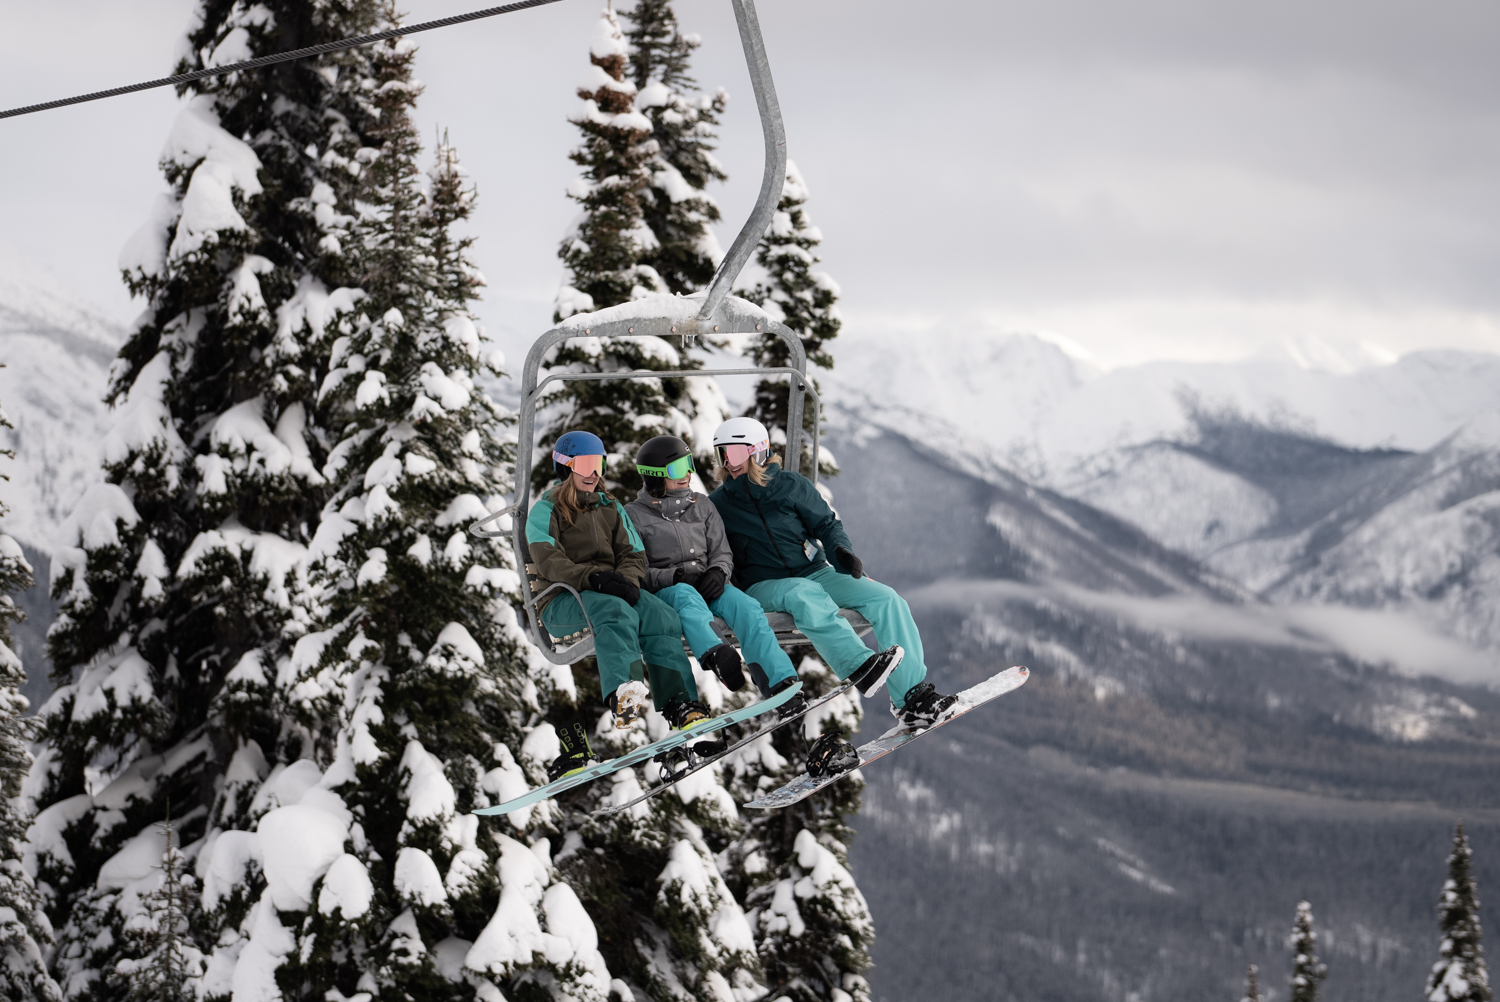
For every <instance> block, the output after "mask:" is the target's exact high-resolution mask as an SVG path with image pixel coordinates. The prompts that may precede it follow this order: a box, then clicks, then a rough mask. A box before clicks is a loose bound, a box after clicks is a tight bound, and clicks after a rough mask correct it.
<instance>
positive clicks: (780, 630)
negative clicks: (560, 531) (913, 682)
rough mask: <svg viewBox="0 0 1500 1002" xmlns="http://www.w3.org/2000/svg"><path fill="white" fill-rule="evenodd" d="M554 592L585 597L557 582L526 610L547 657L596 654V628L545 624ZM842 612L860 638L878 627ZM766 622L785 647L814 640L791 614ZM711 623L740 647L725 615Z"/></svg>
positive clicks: (530, 569) (565, 660)
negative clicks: (560, 628)
mask: <svg viewBox="0 0 1500 1002" xmlns="http://www.w3.org/2000/svg"><path fill="white" fill-rule="evenodd" d="M526 571H527V574H528V575H532V574H535V573H536V567H535V565H533V564H527V565H526ZM554 591H567V592H570V593H571V594H572V595H573V597H574V598H577V599H579V604H580V605H582V598H581V597H580V596H579V594H578V592H577V591H575V590H574V589H573V588H571V587H570V586H568V585H565V584H554V585H553V586H552V587H550V588H548V589H547V590H546V591H544V592H542V593H541V594H540V595H537V596H536V598H533V599H532V600H531V601H530V603H529V605H530V608H529V609H528V610H527V611H528V612H530V613H531V621H532V623H533V624H535V627H536V630H535V632H536V635H537V639H538V640H539V641H541V644H542V646H543V648H544V649H545V651H546V652H547V653H548V655H549V658H548V660H551V661H555V662H556V663H559V664H573V663H574V662H577V661H582V660H583V659H584V658H587V657H593V654H594V632H593V630H591V629H589V628H588V627H584V628H583V629H581V630H578V631H577V632H575V633H568V634H565V635H563V636H560V637H559V636H556V635H554V634H553V633H552V631H550V630H548V629H547V627H546V626H545V625H544V624H543V623H542V617H541V616H540V615H539V614H538V613H537V611H536V603H537V601H539V600H540V599H541V598H542V597H543V596H545V595H549V594H551V593H552V592H554ZM585 615H586V614H585ZM839 615H840V616H842V617H844V619H846V620H848V622H849V625H850V626H852V627H854V632H855V633H856V634H858V635H859V637H860V639H861V640H862V639H864V638H865V637H866V636H868V635H869V634H871V633H873V632H874V630H875V627H873V626H871V625H870V621H869V620H867V619H865V617H864V616H861V615H860V614H859V613H858V612H856V611H854V610H853V609H840V610H839ZM766 622H767V623H768V624H769V625H770V627H771V629H773V630H775V631H776V642H777V643H778V644H780V645H781V646H782V647H783V648H791V647H801V646H803V645H804V644H810V643H812V641H810V640H808V639H807V635H806V634H805V633H803V632H802V631H801V630H799V629H797V624H796V623H795V622H794V621H793V620H792V617H791V615H790V614H789V613H785V612H768V613H766ZM712 625H713V629H714V632H715V633H717V634H718V635H719V639H721V640H723V641H724V642H725V643H726V644H733V645H734V646H736V647H739V646H740V641H739V638H738V637H736V636H735V635H734V631H733V630H731V629H730V628H729V624H728V623H726V622H724V620H723V618H722V617H719V616H715V617H714V620H713V624H712ZM682 646H683V649H684V650H686V651H687V652H688V654H689V655H691V654H692V653H693V651H692V648H690V647H688V644H687V641H686V640H684V641H683V642H682Z"/></svg>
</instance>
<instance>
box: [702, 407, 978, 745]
mask: <svg viewBox="0 0 1500 1002" xmlns="http://www.w3.org/2000/svg"><path fill="white" fill-rule="evenodd" d="M770 452H771V441H770V435H769V434H768V433H767V431H766V428H765V425H763V424H761V423H760V422H759V421H756V420H754V419H753V418H733V419H731V420H729V421H726V422H724V423H723V424H721V425H719V428H718V430H717V431H715V432H714V457H715V459H716V460H717V461H718V464H719V475H720V477H721V481H722V482H721V486H720V487H719V488H718V489H717V490H715V491H714V492H713V493H712V494H710V495H709V500H711V501H713V503H714V505H715V506H716V507H717V508H718V509H719V514H720V515H721V516H723V519H724V530H725V534H726V535H727V536H728V537H729V547H730V549H731V550H732V551H733V552H734V579H735V584H737V585H739V586H740V588H741V589H743V590H744V591H745V592H747V593H748V594H749V595H750V597H751V598H754V599H755V600H756V601H757V602H759V603H760V604H761V608H763V609H765V610H766V611H767V612H785V613H790V614H791V617H792V619H793V620H794V621H795V622H796V624H797V628H798V629H799V630H801V631H802V632H803V633H805V634H806V635H807V639H808V640H811V641H812V644H813V647H815V648H816V649H817V651H818V654H819V655H821V656H822V658H823V660H824V661H826V662H827V663H828V666H829V667H830V668H832V669H833V670H834V673H835V674H837V675H838V677H839V678H841V679H853V680H854V684H855V687H856V688H858V689H859V691H860V692H861V693H862V694H863V695H864V696H866V697H868V696H873V695H874V694H875V693H876V692H877V691H878V690H879V688H880V687H881V685H882V684H883V685H884V686H885V688H886V691H887V692H888V693H890V697H891V713H892V714H894V715H895V717H896V719H897V720H898V721H899V722H900V723H902V724H903V725H905V726H907V727H913V728H915V727H929V726H931V725H932V724H933V723H934V722H935V721H936V720H937V719H938V717H939V716H941V715H942V714H943V712H944V711H946V710H948V709H949V708H950V707H952V706H953V704H954V702H955V701H956V699H955V697H953V696H948V695H944V694H943V693H940V692H938V691H937V690H936V688H935V687H934V686H933V685H932V683H931V682H927V681H925V679H926V677H927V666H926V665H925V664H924V663H923V660H922V637H921V634H919V633H918V632H917V625H916V623H915V622H914V621H913V620H912V616H911V609H910V608H909V607H908V606H907V604H906V600H905V599H903V598H902V597H901V596H900V595H899V594H897V593H896V590H895V589H894V588H891V587H890V586H889V585H883V584H881V583H880V582H878V581H874V580H872V579H870V578H868V577H866V576H865V572H864V564H863V563H862V562H861V561H860V559H859V558H858V557H857V556H855V555H854V544H853V543H851V542H850V541H849V536H848V535H847V534H846V533H845V532H844V526H843V524H842V523H841V522H840V521H839V519H838V516H836V515H835V514H834V513H833V509H831V508H829V507H828V502H826V501H824V500H823V496H822V495H821V494H819V493H818V489H817V488H816V487H815V486H814V485H813V484H812V482H811V481H810V480H808V479H807V478H806V477H804V476H802V475H801V474H799V473H794V472H792V471H791V470H784V469H782V468H781V466H780V465H779V464H778V463H776V462H775V461H774V460H772V459H771V458H770ZM825 551H826V552H827V553H828V554H830V555H831V559H832V561H833V563H832V564H831V565H830V563H829V560H828V559H825V557H824V553H825ZM841 608H842V609H854V610H856V611H858V612H859V614H860V615H862V616H864V617H865V619H867V620H869V622H870V625H871V626H873V627H874V628H875V638H876V642H877V643H879V644H889V645H890V646H888V647H886V649H885V650H883V651H880V652H879V653H878V654H873V655H872V654H871V653H870V649H869V648H868V647H866V646H865V645H864V642H863V641H861V640H860V639H859V635H858V634H856V633H855V632H854V628H853V627H852V626H850V625H849V622H848V620H846V619H844V618H843V617H842V616H840V615H839V614H838V611H839V609H841Z"/></svg>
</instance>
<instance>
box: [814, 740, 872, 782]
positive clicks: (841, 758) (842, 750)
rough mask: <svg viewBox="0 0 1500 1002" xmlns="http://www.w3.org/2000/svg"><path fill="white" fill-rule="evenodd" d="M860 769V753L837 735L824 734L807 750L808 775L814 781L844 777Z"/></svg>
mask: <svg viewBox="0 0 1500 1002" xmlns="http://www.w3.org/2000/svg"><path fill="white" fill-rule="evenodd" d="M857 768H859V752H857V751H855V750H854V746H853V745H851V744H850V743H849V742H847V741H845V740H844V739H843V738H842V737H840V736H839V735H838V734H837V733H830V734H824V735H823V736H822V737H820V738H818V740H816V741H814V742H813V745H812V747H811V748H809V749H808V750H807V774H808V775H809V776H811V777H813V778H814V779H825V778H827V777H829V776H842V775H843V774H844V773H846V772H851V771H853V770H854V769H857Z"/></svg>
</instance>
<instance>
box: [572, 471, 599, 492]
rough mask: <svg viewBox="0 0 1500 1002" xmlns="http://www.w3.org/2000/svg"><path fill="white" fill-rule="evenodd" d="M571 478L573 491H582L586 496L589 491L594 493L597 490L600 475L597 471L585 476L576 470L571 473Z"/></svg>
mask: <svg viewBox="0 0 1500 1002" xmlns="http://www.w3.org/2000/svg"><path fill="white" fill-rule="evenodd" d="M572 477H573V489H574V490H578V491H583V492H584V493H586V494H587V493H589V492H591V491H596V490H598V489H599V480H600V474H599V471H598V470H595V471H594V472H593V473H590V474H588V475H586V476H585V475H584V474H582V473H579V472H578V471H577V470H574V471H573V473H572Z"/></svg>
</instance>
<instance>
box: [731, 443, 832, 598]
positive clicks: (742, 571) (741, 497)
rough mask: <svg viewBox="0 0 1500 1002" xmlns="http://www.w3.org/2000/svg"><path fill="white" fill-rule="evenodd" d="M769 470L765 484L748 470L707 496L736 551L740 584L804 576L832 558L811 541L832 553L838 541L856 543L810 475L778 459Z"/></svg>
mask: <svg viewBox="0 0 1500 1002" xmlns="http://www.w3.org/2000/svg"><path fill="white" fill-rule="evenodd" d="M766 474H767V476H768V477H769V479H768V480H767V481H766V485H765V486H764V487H757V486H756V485H755V484H754V483H753V482H751V480H750V477H749V476H748V475H747V476H743V477H737V478H735V479H733V480H726V481H725V482H724V483H723V484H722V485H721V486H720V487H719V489H718V490H716V491H714V492H713V493H712V494H710V495H709V496H708V499H709V500H710V501H712V502H713V503H714V506H715V507H716V508H718V509H719V514H720V515H721V516H722V517H723V519H724V532H725V534H726V535H728V536H729V548H730V549H731V550H732V551H733V552H734V583H735V584H737V585H739V586H740V587H741V588H746V587H749V586H750V585H753V584H755V582H757V581H771V580H775V579H777V578H791V577H804V576H806V575H808V574H811V573H812V572H813V571H815V570H817V569H818V568H819V567H822V566H823V565H824V564H826V563H828V561H827V560H825V559H824V558H823V553H822V552H821V551H819V550H818V549H817V548H816V547H814V546H811V545H809V544H810V542H811V541H814V540H815V541H818V542H821V543H822V544H823V548H824V550H826V551H827V552H828V553H832V552H833V551H834V550H836V549H837V548H838V547H840V546H842V547H844V548H845V549H847V550H851V551H852V550H853V549H854V546H853V545H852V544H851V543H850V542H849V536H848V535H847V534H846V533H845V532H844V526H843V523H842V522H840V521H839V520H838V516H837V515H835V514H834V513H833V509H832V508H830V507H828V502H827V501H824V500H823V495H821V494H819V493H818V489H817V488H816V487H814V486H813V484H812V481H810V480H808V479H807V478H806V477H804V476H802V474H800V473H793V472H792V471H791V470H783V469H782V468H781V467H780V465H778V464H776V463H770V464H768V465H767V466H766ZM834 569H835V570H838V569H840V568H838V567H837V566H836V567H835V568H834Z"/></svg>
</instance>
